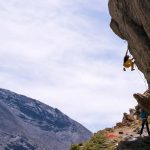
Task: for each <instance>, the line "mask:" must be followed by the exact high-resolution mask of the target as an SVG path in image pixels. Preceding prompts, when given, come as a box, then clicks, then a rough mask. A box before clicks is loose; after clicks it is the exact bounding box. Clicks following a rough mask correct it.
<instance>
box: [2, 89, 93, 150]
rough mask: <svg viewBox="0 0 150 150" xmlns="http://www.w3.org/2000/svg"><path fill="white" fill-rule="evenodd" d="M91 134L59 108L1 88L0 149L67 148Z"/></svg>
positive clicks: (41, 149) (37, 149)
mask: <svg viewBox="0 0 150 150" xmlns="http://www.w3.org/2000/svg"><path fill="white" fill-rule="evenodd" d="M91 135H92V133H91V132H90V131H89V130H87V129H86V128H85V127H83V126H82V125H81V124H79V123H78V122H76V121H74V120H72V119H70V118H69V117H68V116H66V115H65V114H63V113H62V112H61V111H60V110H58V109H54V108H52V107H50V106H48V105H46V104H43V103H41V102H40V101H37V100H34V99H32V98H29V97H26V96H23V95H19V94H16V93H14V92H11V91H9V90H5V89H0V149H1V150H3V149H4V150H11V149H12V150H68V149H69V147H70V145H71V144H73V143H80V142H83V141H86V140H88V139H89V138H90V137H91Z"/></svg>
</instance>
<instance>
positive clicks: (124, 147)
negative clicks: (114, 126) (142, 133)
mask: <svg viewBox="0 0 150 150" xmlns="http://www.w3.org/2000/svg"><path fill="white" fill-rule="evenodd" d="M117 149H118V150H150V137H138V138H137V139H136V140H132V139H131V140H128V141H122V142H120V143H119V145H118V148H117Z"/></svg>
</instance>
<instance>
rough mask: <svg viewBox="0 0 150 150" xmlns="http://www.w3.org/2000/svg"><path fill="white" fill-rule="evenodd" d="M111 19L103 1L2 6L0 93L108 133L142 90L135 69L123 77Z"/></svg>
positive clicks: (0, 0)
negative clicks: (31, 100) (25, 98)
mask: <svg viewBox="0 0 150 150" xmlns="http://www.w3.org/2000/svg"><path fill="white" fill-rule="evenodd" d="M110 19H111V18H110V15H109V11H108V0H42V1H41V0H36V1H35V0H32V1H31V0H21V1H20V0H5V1H4V0H0V85H1V88H5V89H8V90H11V91H14V92H16V93H19V94H23V95H26V96H28V97H32V98H34V99H37V100H40V101H41V102H44V103H46V104H48V105H50V106H52V107H54V108H58V109H59V110H61V111H62V112H63V113H65V114H66V115H68V116H69V117H71V118H72V119H74V120H76V121H78V122H79V123H81V124H82V125H84V126H85V127H86V128H88V129H89V130H91V131H92V132H96V131H98V130H100V129H103V128H105V127H112V126H114V125H115V123H116V122H119V121H121V119H122V116H123V113H124V112H128V110H129V108H133V107H134V106H135V105H136V104H137V103H136V101H135V100H134V98H133V96H132V95H133V93H136V92H144V91H145V90H146V85H145V83H144V81H143V79H142V78H141V76H142V74H141V73H140V72H139V71H138V69H137V68H136V70H135V71H132V72H131V71H130V70H128V71H126V72H123V70H122V62H123V57H124V55H125V52H126V47H127V43H126V42H125V41H123V40H121V39H120V38H119V37H117V36H116V35H115V34H114V33H113V32H112V30H111V29H110V27H109V23H110ZM140 75H141V76H140Z"/></svg>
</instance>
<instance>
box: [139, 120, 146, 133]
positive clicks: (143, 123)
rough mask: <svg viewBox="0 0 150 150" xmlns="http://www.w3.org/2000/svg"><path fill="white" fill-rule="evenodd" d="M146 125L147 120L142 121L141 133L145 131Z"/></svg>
mask: <svg viewBox="0 0 150 150" xmlns="http://www.w3.org/2000/svg"><path fill="white" fill-rule="evenodd" d="M144 125H145V122H144V121H142V127H141V131H140V135H141V134H142V133H143V129H144Z"/></svg>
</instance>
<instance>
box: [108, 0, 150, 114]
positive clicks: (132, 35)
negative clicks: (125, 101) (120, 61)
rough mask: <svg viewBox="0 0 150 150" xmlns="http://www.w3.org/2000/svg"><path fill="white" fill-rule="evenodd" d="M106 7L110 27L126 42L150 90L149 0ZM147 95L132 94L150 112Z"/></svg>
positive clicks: (118, 0) (121, 0)
mask: <svg viewBox="0 0 150 150" xmlns="http://www.w3.org/2000/svg"><path fill="white" fill-rule="evenodd" d="M108 5H109V12H110V15H111V17H112V18H111V23H110V27H111V28H112V30H113V31H114V32H115V33H116V34H117V35H118V36H119V37H120V38H122V39H123V40H126V41H127V43H128V48H129V51H130V53H131V54H132V55H133V57H134V59H135V64H136V66H137V67H138V69H139V70H140V71H141V72H142V73H143V74H144V77H145V78H146V80H147V83H148V88H149V89H150V19H149V18H150V0H109V4H108ZM137 82H138V81H137ZM148 93H149V92H148ZM148 93H147V92H146V93H145V94H134V97H135V98H136V100H137V101H138V103H139V105H140V106H142V107H143V108H145V109H146V110H147V111H148V112H150V99H149V98H148V96H147V95H148Z"/></svg>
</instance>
